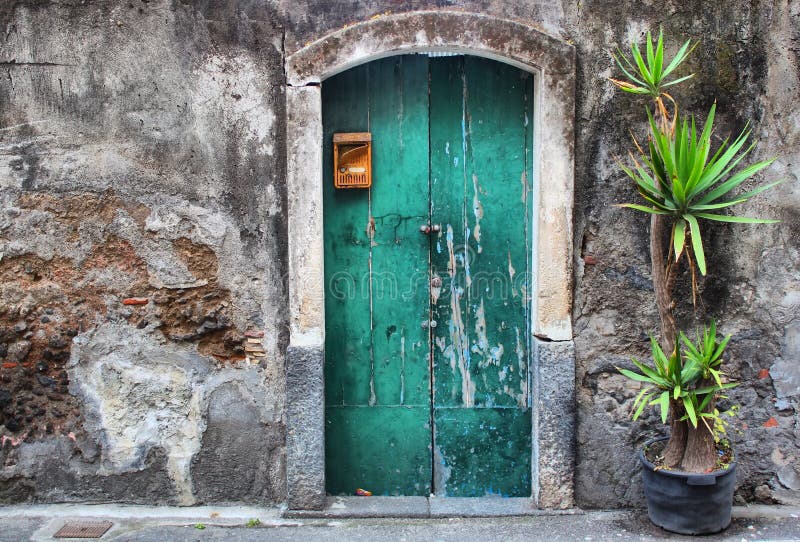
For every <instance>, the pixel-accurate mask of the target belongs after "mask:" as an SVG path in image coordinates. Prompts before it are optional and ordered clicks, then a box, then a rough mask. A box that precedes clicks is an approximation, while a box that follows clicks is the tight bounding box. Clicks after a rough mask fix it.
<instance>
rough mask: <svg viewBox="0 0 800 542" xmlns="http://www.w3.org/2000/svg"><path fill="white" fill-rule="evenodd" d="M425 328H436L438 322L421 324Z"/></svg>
mask: <svg viewBox="0 0 800 542" xmlns="http://www.w3.org/2000/svg"><path fill="white" fill-rule="evenodd" d="M420 325H421V326H422V327H423V328H428V327H429V328H431V329H433V328H435V327H436V320H423V321H422V323H421V324H420Z"/></svg>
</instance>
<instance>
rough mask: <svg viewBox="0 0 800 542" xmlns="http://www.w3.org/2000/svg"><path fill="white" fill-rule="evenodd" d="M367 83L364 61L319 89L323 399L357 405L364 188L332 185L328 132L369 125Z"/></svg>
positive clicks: (364, 343)
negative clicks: (323, 334) (321, 160)
mask: <svg viewBox="0 0 800 542" xmlns="http://www.w3.org/2000/svg"><path fill="white" fill-rule="evenodd" d="M367 85H368V70H367V67H366V66H359V67H357V68H354V69H352V70H349V71H348V72H346V73H345V74H340V75H338V76H335V77H332V78H331V79H329V80H327V81H325V84H324V86H323V89H322V112H323V163H324V167H323V205H324V217H323V224H324V232H325V331H326V338H325V402H326V404H327V405H362V404H368V402H369V399H370V382H371V377H372V373H371V356H372V351H371V335H372V329H371V325H370V319H369V303H370V299H369V275H368V265H369V256H370V242H369V241H370V240H369V236H368V234H367V231H366V228H367V225H368V224H369V216H370V214H369V193H368V192H367V191H366V190H363V189H348V190H336V189H334V187H333V169H332V168H333V156H332V155H333V133H334V132H364V131H367V130H368V128H369V111H368V107H367V103H366V98H367V97H366V95H365V93H364V89H365V88H366V87H367ZM329 438H333V439H334V440H335V438H336V435H335V434H333V435H329ZM334 445H335V444H334Z"/></svg>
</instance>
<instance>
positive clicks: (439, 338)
mask: <svg viewBox="0 0 800 542" xmlns="http://www.w3.org/2000/svg"><path fill="white" fill-rule="evenodd" d="M430 81H431V82H430V104H431V105H430V110H431V124H430V148H431V158H430V159H431V221H432V223H434V224H438V225H440V226H441V231H440V232H439V233H438V234H437V235H435V236H433V238H432V243H431V270H432V274H434V275H435V276H436V277H438V278H439V279H440V280H441V281H442V285H441V288H440V289H439V290H438V291H437V290H434V291H433V295H432V296H431V312H432V317H433V319H434V320H436V322H437V327H436V328H434V330H433V333H432V335H433V345H432V348H433V387H434V398H433V401H434V406H456V405H466V406H470V405H472V402H473V396H474V385H473V383H472V382H471V380H470V379H471V372H470V371H469V364H470V352H469V336H470V330H469V329H468V328H467V325H466V312H465V310H466V282H465V279H466V275H465V264H466V263H467V262H468V259H469V256H470V255H469V254H468V253H467V251H466V229H467V223H466V209H465V207H464V194H465V183H466V170H465V161H464V156H465V153H466V146H467V144H468V141H467V140H466V137H467V134H466V132H465V130H464V128H465V127H464V124H463V119H464V110H463V84H464V80H463V57H443V58H433V59H431V68H430Z"/></svg>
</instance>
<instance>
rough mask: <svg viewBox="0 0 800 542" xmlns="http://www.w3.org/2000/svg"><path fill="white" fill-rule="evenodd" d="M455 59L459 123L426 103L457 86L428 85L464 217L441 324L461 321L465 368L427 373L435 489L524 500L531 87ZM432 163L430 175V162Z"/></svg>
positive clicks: (491, 66)
mask: <svg viewBox="0 0 800 542" xmlns="http://www.w3.org/2000/svg"><path fill="white" fill-rule="evenodd" d="M461 62H462V63H463V64H462V66H463V68H462V70H463V71H462V77H463V84H462V85H461V89H460V91H461V93H462V95H463V108H462V109H463V111H462V115H461V117H460V118H458V119H456V118H454V113H455V112H456V110H455V108H452V107H451V109H450V110H449V111H446V112H445V113H446V117H444V118H440V117H439V114H440V111H439V110H438V109H436V108H434V104H436V103H437V102H439V101H441V100H445V98H442V96H449V100H450V101H451V102H452V95H453V94H454V90H455V91H457V90H458V89H455V88H454V86H453V85H452V84H450V86H449V87H446V86H444V85H439V84H437V83H438V82H442V83H444V82H445V81H444V80H439V79H436V78H435V77H432V79H431V116H432V118H431V133H432V134H433V133H434V131H435V129H434V126H436V125H437V123H438V122H442V123H444V124H446V125H448V126H450V128H449V130H450V131H451V132H456V131H457V130H458V128H461V131H462V147H463V153H464V156H463V158H462V161H463V163H464V172H463V175H464V181H463V182H462V183H460V186H459V189H460V191H461V193H460V194H458V196H460V200H459V202H458V203H455V204H452V203H451V204H450V205H451V206H453V207H457V206H458V205H463V207H464V208H465V210H466V212H465V214H464V215H463V216H464V229H463V232H464V233H463V238H462V239H463V241H462V243H463V245H464V246H465V249H464V250H463V252H464V254H465V258H464V262H463V263H464V264H463V266H462V268H461V269H460V270H458V271H457V273H456V275H457V280H461V277H462V276H463V282H464V285H465V286H464V288H465V293H464V296H463V304H462V305H461V307H460V314H456V313H455V311H456V309H457V308H458V307H456V306H455V305H451V306H450V308H451V315H450V317H451V321H450V327H453V322H463V324H462V325H463V329H464V334H463V335H464V336H465V337H466V342H467V352H465V353H464V358H465V359H466V363H465V364H458V363H457V364H451V366H450V367H449V369H451V372H452V373H453V374H452V375H450V374H448V371H447V370H446V369H448V367H446V365H445V364H437V365H436V366H435V368H434V371H435V372H434V379H435V387H434V390H435V394H436V396H435V398H434V440H435V443H436V447H435V452H436V457H435V458H434V474H435V488H436V492H437V494H443V495H449V496H478V495H489V494H502V495H505V496H529V495H530V450H531V419H530V409H529V400H530V398H529V392H528V390H529V380H528V374H529V371H528V341H529V338H528V332H527V330H528V329H529V328H528V321H529V315H528V310H529V303H528V302H527V290H528V288H527V285H526V276H527V274H528V253H529V252H528V248H529V247H528V241H527V238H528V236H529V229H528V228H529V226H528V223H529V214H528V205H529V203H530V201H529V200H530V198H529V196H530V193H529V182H528V176H527V173H526V170H527V160H526V153H527V152H528V147H527V145H528V144H529V142H530V141H529V139H528V133H529V127H530V125H531V124H532V123H531V120H532V119H531V118H530V117H526V107H527V105H526V104H527V103H528V100H530V99H532V85H530V84H529V79H530V76H529V75H527V74H523V73H522V72H521V71H520V70H518V69H516V68H513V67H511V66H508V65H504V64H501V63H497V62H493V61H489V60H486V59H479V58H475V57H465V58H463V59H461ZM529 93H530V94H529ZM433 157H434V155H433V154H432V162H431V167H432V172H431V175H432V177H436V176H437V175H438V174H439V171H438V169H437V166H438V164H439V162H437V161H434V160H433ZM453 191H455V189H453ZM432 195H433V202H432V205H433V208H434V210H436V209H438V208H440V207H441V206H442V205H443V204H442V202H441V201H440V200H439V197H442V196H444V194H443V193H442V191H437V190H434V191H433V192H432ZM450 196H451V197H456V196H457V194H455V193H451V194H450ZM434 214H435V212H434ZM445 351H446V349H445ZM459 383H460V385H461V388H462V389H463V388H464V387H465V386H466V385H467V384H466V383H468V384H469V385H470V386H472V393H471V397H467V396H466V395H465V394H463V393H462V394H461V401H453V400H452V398H453V397H454V395H455V396H456V397H457V396H458V394H454V393H453V390H454V389H457V388H458V386H459ZM448 387H449V388H450V389H448ZM487 434H490V435H492V438H487V437H486V435H487ZM467 450H468V451H467ZM509 450H513V453H510V452H509Z"/></svg>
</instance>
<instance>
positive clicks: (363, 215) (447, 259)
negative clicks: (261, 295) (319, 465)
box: [322, 55, 533, 497]
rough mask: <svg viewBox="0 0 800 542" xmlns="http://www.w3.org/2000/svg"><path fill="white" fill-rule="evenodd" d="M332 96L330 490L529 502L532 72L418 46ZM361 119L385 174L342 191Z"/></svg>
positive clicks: (332, 90)
mask: <svg viewBox="0 0 800 542" xmlns="http://www.w3.org/2000/svg"><path fill="white" fill-rule="evenodd" d="M322 90H323V92H322V95H323V129H324V142H325V143H324V145H325V149H324V160H325V168H324V171H325V177H324V189H323V198H324V227H325V281H326V302H325V318H326V343H325V348H326V351H325V393H326V397H325V404H326V477H327V489H328V492H329V493H331V494H353V493H354V492H355V490H356V489H357V488H364V489H368V490H370V491H372V492H373V493H374V494H376V495H428V494H430V493H436V494H437V495H446V496H464V497H477V496H485V495H503V496H530V494H531V476H530V470H531V463H530V459H531V409H530V392H529V390H530V387H531V383H530V381H529V371H528V353H529V333H528V330H529V329H530V326H529V320H530V314H529V310H530V288H529V284H530V283H531V281H530V254H531V250H530V246H529V243H530V239H531V232H530V223H531V215H532V191H531V179H532V175H531V171H532V165H531V156H532V152H531V145H532V133H533V129H532V125H533V123H532V120H533V119H532V108H533V102H532V100H533V80H532V76H531V75H530V74H528V73H525V72H522V71H521V70H519V69H516V68H514V67H511V66H508V65H505V64H501V63H498V62H494V61H490V60H486V59H480V58H476V57H464V56H448V57H438V58H429V57H428V56H425V55H407V56H398V57H392V58H388V59H384V60H379V61H375V62H371V63H369V64H366V65H363V66H360V67H357V68H354V69H351V70H348V71H347V72H344V73H342V74H340V75H338V76H335V77H333V78H331V79H329V80H327V81H326V82H325V83H324V85H323V89H322ZM361 131H370V132H372V141H373V159H372V162H373V186H372V188H371V189H369V190H362V189H349V190H336V189H334V188H333V179H332V162H333V160H332V143H331V141H332V135H333V133H336V132H361ZM426 224H431V225H433V226H434V227H433V228H432V231H431V232H430V233H428V234H425V233H422V232H420V226H422V225H426ZM437 230H438V231H437Z"/></svg>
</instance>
